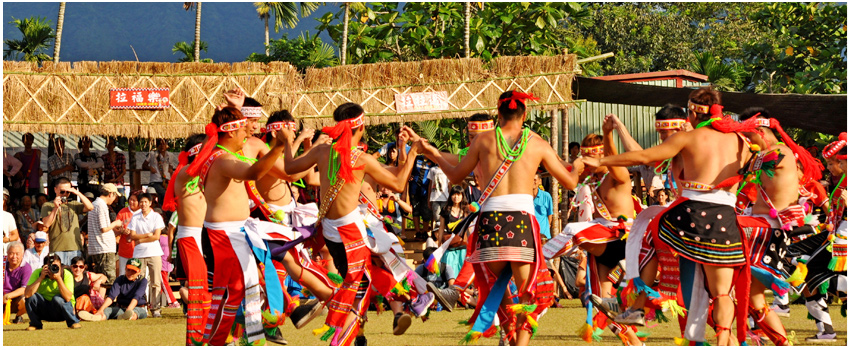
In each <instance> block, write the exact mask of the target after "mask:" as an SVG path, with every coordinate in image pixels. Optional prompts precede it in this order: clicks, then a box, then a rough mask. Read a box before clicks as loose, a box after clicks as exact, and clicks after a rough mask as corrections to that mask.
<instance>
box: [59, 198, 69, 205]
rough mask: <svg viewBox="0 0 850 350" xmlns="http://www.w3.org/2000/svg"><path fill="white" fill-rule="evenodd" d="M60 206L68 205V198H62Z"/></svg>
mask: <svg viewBox="0 0 850 350" xmlns="http://www.w3.org/2000/svg"><path fill="white" fill-rule="evenodd" d="M61 198H62V204H65V203H68V196H62V197H61Z"/></svg>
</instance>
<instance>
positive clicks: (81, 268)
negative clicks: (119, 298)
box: [70, 256, 108, 313]
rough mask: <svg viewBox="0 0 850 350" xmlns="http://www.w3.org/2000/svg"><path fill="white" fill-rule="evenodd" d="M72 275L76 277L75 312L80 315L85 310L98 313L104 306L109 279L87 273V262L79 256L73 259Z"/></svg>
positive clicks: (97, 274) (104, 276)
mask: <svg viewBox="0 0 850 350" xmlns="http://www.w3.org/2000/svg"><path fill="white" fill-rule="evenodd" d="M70 267H71V273H72V274H73V275H74V300H76V303H77V305H76V307H75V310H76V311H77V312H78V313H79V312H81V311H83V310H85V311H88V312H96V311H97V310H98V308H100V306H101V305H103V298H104V296H105V295H106V288H104V287H103V286H102V284H104V283H106V281H107V280H108V277H106V275H102V274H99V273H94V272H91V271H86V270H87V268H86V267H87V266H86V260H85V259H83V257H81V256H78V257H75V258H73V259H71V266H70Z"/></svg>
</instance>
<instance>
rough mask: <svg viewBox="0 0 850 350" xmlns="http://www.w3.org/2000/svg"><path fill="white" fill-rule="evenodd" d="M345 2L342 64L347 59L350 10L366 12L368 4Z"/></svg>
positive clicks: (340, 51) (340, 49) (340, 56)
mask: <svg viewBox="0 0 850 350" xmlns="http://www.w3.org/2000/svg"><path fill="white" fill-rule="evenodd" d="M342 4H343V17H342V46H341V47H340V48H339V59H340V61H339V62H340V65H343V66H344V65H345V62H346V61H347V59H346V57H345V56H346V55H347V54H348V21H349V19H350V17H349V13H348V12H349V10H352V9H353V10H354V11H357V12H365V11H366V5H364V4H363V3H362V2H344V3H342Z"/></svg>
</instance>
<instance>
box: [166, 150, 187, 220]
mask: <svg viewBox="0 0 850 350" xmlns="http://www.w3.org/2000/svg"><path fill="white" fill-rule="evenodd" d="M177 159H178V161H179V163H177V168H175V169H174V173H172V174H171V181H169V182H168V189H166V190H165V199H163V200H162V210H165V211H175V210H177V201H175V200H174V183H175V182H177V181H175V176H177V174H178V173H180V169H183V167H184V166H186V164H189V152H186V151H182V152H180V155H179V156H177Z"/></svg>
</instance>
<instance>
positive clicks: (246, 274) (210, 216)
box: [186, 107, 283, 345]
mask: <svg viewBox="0 0 850 350" xmlns="http://www.w3.org/2000/svg"><path fill="white" fill-rule="evenodd" d="M246 124H247V120H246V119H245V118H244V117H243V116H242V113H241V112H239V110H237V109H235V108H232V107H225V108H222V109H221V110H219V111H216V112H215V114H213V117H212V122H211V123H210V124H207V126H206V135H207V142H206V143H205V144H204V146H203V148H202V149H201V151H200V153H199V154H198V155H197V156H196V159H195V161H193V162H192V164H191V165H190V166H189V168H188V169H187V171H186V172H187V175H188V176H191V177H194V176H200V177H199V184H200V186H201V189H202V190H203V191H204V199H205V201H206V204H207V210H206V214H205V216H204V228H205V229H206V230H205V231H206V235H208V237H209V242H210V246H211V248H212V251H211V252H209V253H208V254H212V255H213V259H212V264H210V262H209V261H208V264H207V266H208V268H209V269H210V270H213V271H215V272H216V273H215V275H214V276H213V288H212V305H211V307H210V312H209V317H208V318H207V324H206V328H205V333H204V340H205V341H206V342H207V343H209V344H210V345H224V344H225V341H226V340H227V336H228V333H229V332H230V328H231V326H232V325H233V322H234V319H235V317H236V311H237V309H238V308H239V305H240V304H241V303H242V301H243V299H245V305H246V306H245V330H246V338H247V340H248V342H249V343H251V344H264V343H265V337H264V336H263V329H262V316H261V315H260V306H261V303H262V301H261V299H260V295H259V292H260V291H259V275H258V271H257V266H256V262H255V260H254V258H253V255H252V248H251V245H250V244H249V237H246V233H245V223H246V221H247V219H248V218H249V212H248V211H249V209H248V194H247V193H246V192H245V188H244V185H243V184H242V183H241V182H244V181H247V180H257V179H259V178H260V177H262V176H263V175H264V174H265V173H266V172H268V171H269V169H271V167H272V166H273V165H274V162H275V161H276V160H277V159H278V158H280V154H281V152H282V151H283V147H282V145H278V146H275V147H274V148H272V149H271V151H270V152H268V153H267V154H266V155H265V156H263V157H262V158H260V159H259V161H257V162H256V163H254V164H253V165H249V164H247V162H245V161H244V160H243V159H244V156H241V155H238V154H237V153H236V152H238V151H240V150H241V149H242V145H243V144H244V143H245V140H246V139H247V138H248V136H249V135H248V130H247V128H246V127H245V125H246ZM276 136H277V138H278V139H279V140H280V138H281V137H282V133H278V134H277V135H276ZM202 235H203V233H202ZM202 238H203V237H202ZM210 265H213V266H210ZM216 267H217V268H216Z"/></svg>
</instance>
